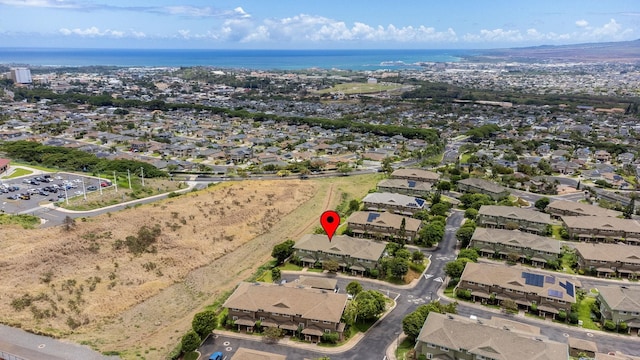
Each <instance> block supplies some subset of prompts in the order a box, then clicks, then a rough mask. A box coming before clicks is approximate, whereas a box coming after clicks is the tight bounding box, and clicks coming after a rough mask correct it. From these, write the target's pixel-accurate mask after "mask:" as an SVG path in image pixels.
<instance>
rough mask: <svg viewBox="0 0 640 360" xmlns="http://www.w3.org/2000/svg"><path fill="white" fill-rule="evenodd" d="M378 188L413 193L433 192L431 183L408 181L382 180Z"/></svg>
mask: <svg viewBox="0 0 640 360" xmlns="http://www.w3.org/2000/svg"><path fill="white" fill-rule="evenodd" d="M378 187H383V188H393V189H403V190H412V191H422V192H424V191H431V183H428V182H421V181H413V180H406V179H384V180H380V182H379V183H378Z"/></svg>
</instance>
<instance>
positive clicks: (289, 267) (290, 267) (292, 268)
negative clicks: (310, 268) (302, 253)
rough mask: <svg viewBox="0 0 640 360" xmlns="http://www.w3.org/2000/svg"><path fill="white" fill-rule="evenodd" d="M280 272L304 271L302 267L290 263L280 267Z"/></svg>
mask: <svg viewBox="0 0 640 360" xmlns="http://www.w3.org/2000/svg"><path fill="white" fill-rule="evenodd" d="M280 270H290V271H300V270H302V266H300V265H296V264H292V263H290V262H288V263H285V264H284V265H282V266H280Z"/></svg>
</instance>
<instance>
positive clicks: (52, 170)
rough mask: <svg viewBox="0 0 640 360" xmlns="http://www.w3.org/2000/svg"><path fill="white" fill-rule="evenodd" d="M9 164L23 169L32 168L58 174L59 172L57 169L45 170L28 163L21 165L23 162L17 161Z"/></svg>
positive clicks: (42, 167)
mask: <svg viewBox="0 0 640 360" xmlns="http://www.w3.org/2000/svg"><path fill="white" fill-rule="evenodd" d="M11 163H12V164H13V165H20V166H24V167H28V168H32V169H36V170H41V171H46V172H52V173H55V172H58V171H60V170H58V169H52V168H47V167H44V166H38V165H33V164H29V163H23V162H19V161H11Z"/></svg>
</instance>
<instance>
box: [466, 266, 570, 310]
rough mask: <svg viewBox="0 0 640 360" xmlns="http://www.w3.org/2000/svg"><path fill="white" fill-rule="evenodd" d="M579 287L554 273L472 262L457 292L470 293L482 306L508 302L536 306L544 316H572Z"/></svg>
mask: <svg viewBox="0 0 640 360" xmlns="http://www.w3.org/2000/svg"><path fill="white" fill-rule="evenodd" d="M577 286H578V285H577V283H576V282H575V281H574V280H571V281H570V280H568V279H564V278H562V277H559V276H556V275H555V274H554V273H543V272H540V271H538V270H535V271H534V270H532V269H527V268H522V267H515V266H506V265H502V264H499V265H494V264H487V263H473V262H470V263H467V265H466V266H465V268H464V271H463V272H462V276H461V277H460V282H459V283H458V286H457V288H458V289H465V290H468V291H470V292H471V296H472V298H473V299H474V300H475V301H478V300H479V301H482V302H483V303H484V302H493V301H499V302H502V301H504V300H507V299H509V300H513V301H515V303H516V304H518V305H519V306H520V307H522V308H525V309H529V308H530V307H531V306H532V305H534V304H535V306H536V307H537V309H538V311H539V312H540V313H541V314H542V315H543V316H545V315H547V314H558V313H560V311H565V312H566V313H567V314H568V313H569V312H571V304H573V303H575V302H576V287H577Z"/></svg>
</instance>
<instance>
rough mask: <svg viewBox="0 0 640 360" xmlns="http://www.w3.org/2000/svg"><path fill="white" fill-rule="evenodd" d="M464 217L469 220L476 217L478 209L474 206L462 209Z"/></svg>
mask: <svg viewBox="0 0 640 360" xmlns="http://www.w3.org/2000/svg"><path fill="white" fill-rule="evenodd" d="M464 217H465V218H467V219H470V220H475V219H476V218H477V217H478V210H476V209H474V208H468V209H467V210H465V211H464Z"/></svg>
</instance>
